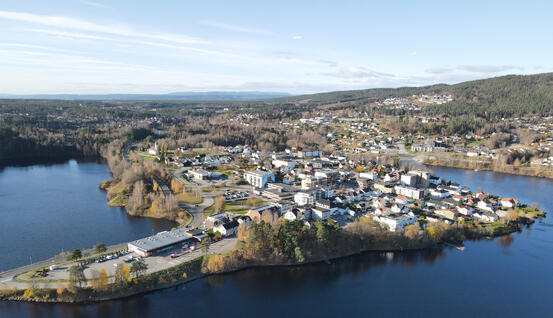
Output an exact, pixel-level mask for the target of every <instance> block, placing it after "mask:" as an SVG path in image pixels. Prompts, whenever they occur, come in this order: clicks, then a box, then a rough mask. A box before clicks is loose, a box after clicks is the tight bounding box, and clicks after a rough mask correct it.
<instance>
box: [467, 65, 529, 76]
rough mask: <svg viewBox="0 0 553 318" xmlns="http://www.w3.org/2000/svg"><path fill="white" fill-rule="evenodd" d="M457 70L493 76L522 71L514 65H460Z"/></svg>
mask: <svg viewBox="0 0 553 318" xmlns="http://www.w3.org/2000/svg"><path fill="white" fill-rule="evenodd" d="M457 69H458V70H461V71H467V72H471V73H481V74H491V73H500V72H504V71H509V70H514V69H521V67H518V66H513V65H459V66H458V67H457Z"/></svg>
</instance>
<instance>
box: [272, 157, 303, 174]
mask: <svg viewBox="0 0 553 318" xmlns="http://www.w3.org/2000/svg"><path fill="white" fill-rule="evenodd" d="M273 166H274V167H275V168H277V169H280V168H282V169H283V170H284V171H290V170H291V169H294V168H295V167H297V166H298V163H297V162H295V161H293V160H288V159H275V160H273Z"/></svg>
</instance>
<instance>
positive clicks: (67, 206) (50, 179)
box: [0, 160, 174, 316]
mask: <svg viewBox="0 0 553 318" xmlns="http://www.w3.org/2000/svg"><path fill="white" fill-rule="evenodd" d="M109 178H110V174H109V170H108V168H107V166H106V165H103V164H100V163H97V162H77V161H75V160H70V161H67V162H65V163H61V164H52V165H34V166H29V167H6V168H3V169H2V170H0V220H1V222H0V271H2V270H6V269H10V268H13V267H18V266H21V265H27V264H29V263H30V262H32V261H33V260H34V261H37V260H42V259H46V258H48V257H51V256H53V255H54V254H57V253H59V252H61V251H67V250H71V249H75V248H80V249H84V248H91V247H92V246H94V244H96V243H100V242H102V243H105V244H114V243H120V242H125V241H130V240H134V239H137V238H141V237H144V236H148V235H151V234H152V233H154V232H159V231H162V230H166V229H170V228H171V226H174V224H173V223H171V222H167V221H163V220H151V219H147V218H138V217H132V216H129V215H128V214H127V213H126V212H125V210H124V209H122V208H115V207H108V206H107V205H106V203H107V200H106V192H105V191H102V190H100V189H99V188H98V185H99V184H100V183H101V182H102V181H103V180H105V179H109ZM0 316H1V315H0Z"/></svg>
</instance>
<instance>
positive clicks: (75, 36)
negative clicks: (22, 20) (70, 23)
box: [28, 29, 114, 41]
mask: <svg viewBox="0 0 553 318" xmlns="http://www.w3.org/2000/svg"><path fill="white" fill-rule="evenodd" d="M28 31H31V32H37V33H44V34H49V35H54V36H61V37H67V38H73V39H87V40H102V41H114V39H112V38H108V37H105V36H98V35H91V34H85V33H76V32H66V31H58V30H51V29H28Z"/></svg>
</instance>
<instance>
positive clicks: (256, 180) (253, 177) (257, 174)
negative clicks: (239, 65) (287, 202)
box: [244, 170, 275, 188]
mask: <svg viewBox="0 0 553 318" xmlns="http://www.w3.org/2000/svg"><path fill="white" fill-rule="evenodd" d="M244 179H246V182H248V183H249V184H251V185H252V186H254V187H257V188H265V186H266V185H267V183H268V182H269V181H271V182H275V175H274V173H272V172H268V171H262V170H255V171H248V172H246V173H245V174H244Z"/></svg>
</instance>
